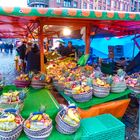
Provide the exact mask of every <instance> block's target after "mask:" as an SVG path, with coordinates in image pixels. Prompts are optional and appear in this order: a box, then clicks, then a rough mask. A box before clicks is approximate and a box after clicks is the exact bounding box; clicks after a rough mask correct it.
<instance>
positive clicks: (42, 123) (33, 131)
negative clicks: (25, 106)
mask: <svg viewBox="0 0 140 140" xmlns="http://www.w3.org/2000/svg"><path fill="white" fill-rule="evenodd" d="M41 108H42V107H41ZM44 111H45V109H44V107H43V109H40V111H39V112H35V113H32V114H31V115H30V117H29V118H28V119H27V120H26V121H25V122H24V132H25V134H26V135H27V136H28V138H29V139H38V140H40V139H46V138H47V137H48V136H49V135H50V134H51V131H52V128H53V126H52V120H51V119H50V117H49V115H47V114H46V113H44Z"/></svg>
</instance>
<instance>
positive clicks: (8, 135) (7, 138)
mask: <svg viewBox="0 0 140 140" xmlns="http://www.w3.org/2000/svg"><path fill="white" fill-rule="evenodd" d="M22 120H23V121H22V123H21V124H19V125H18V126H17V127H16V128H15V129H14V130H11V131H2V130H0V140H16V139H18V137H19V136H20V134H21V132H22V128H23V122H24V119H22Z"/></svg>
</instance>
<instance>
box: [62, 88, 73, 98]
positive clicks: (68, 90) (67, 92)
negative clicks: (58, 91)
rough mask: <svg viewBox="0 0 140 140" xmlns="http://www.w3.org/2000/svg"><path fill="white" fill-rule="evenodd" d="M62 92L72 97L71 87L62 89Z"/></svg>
mask: <svg viewBox="0 0 140 140" xmlns="http://www.w3.org/2000/svg"><path fill="white" fill-rule="evenodd" d="M64 94H66V95H67V96H69V97H72V89H70V88H65V89H64Z"/></svg>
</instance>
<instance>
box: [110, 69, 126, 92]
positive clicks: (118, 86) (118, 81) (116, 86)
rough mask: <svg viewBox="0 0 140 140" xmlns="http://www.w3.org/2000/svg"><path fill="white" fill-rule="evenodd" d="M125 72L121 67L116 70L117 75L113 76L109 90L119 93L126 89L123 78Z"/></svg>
mask: <svg viewBox="0 0 140 140" xmlns="http://www.w3.org/2000/svg"><path fill="white" fill-rule="evenodd" d="M124 76H125V72H124V71H123V70H122V69H119V70H118V71H117V75H115V76H114V77H113V82H112V84H111V92H113V93H120V92H123V91H125V90H126V88H127V86H126V82H125V79H124Z"/></svg>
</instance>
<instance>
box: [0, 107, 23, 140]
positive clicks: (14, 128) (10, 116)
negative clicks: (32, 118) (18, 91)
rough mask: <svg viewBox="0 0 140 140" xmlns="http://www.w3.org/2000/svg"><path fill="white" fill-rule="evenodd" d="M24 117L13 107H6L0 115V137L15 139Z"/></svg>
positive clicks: (6, 139)
mask: <svg viewBox="0 0 140 140" xmlns="http://www.w3.org/2000/svg"><path fill="white" fill-rule="evenodd" d="M23 122H24V119H23V118H22V117H21V116H20V115H19V114H17V113H16V110H14V109H7V110H5V111H4V112H3V113H2V114H1V115H0V139H1V140H16V139H18V137H19V136H20V134H21V132H22V128H23Z"/></svg>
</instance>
